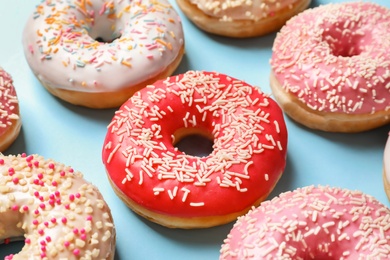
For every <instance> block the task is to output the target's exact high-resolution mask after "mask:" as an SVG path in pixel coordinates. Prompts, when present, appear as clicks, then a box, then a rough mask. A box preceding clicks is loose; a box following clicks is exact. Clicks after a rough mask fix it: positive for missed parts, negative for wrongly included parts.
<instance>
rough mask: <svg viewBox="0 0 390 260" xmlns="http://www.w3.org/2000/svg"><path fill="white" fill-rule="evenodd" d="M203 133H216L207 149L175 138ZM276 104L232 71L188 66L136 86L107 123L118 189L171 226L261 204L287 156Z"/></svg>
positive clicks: (206, 223)
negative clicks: (195, 152)
mask: <svg viewBox="0 0 390 260" xmlns="http://www.w3.org/2000/svg"><path fill="white" fill-rule="evenodd" d="M193 133H199V134H202V135H204V136H207V137H209V138H210V139H212V140H213V141H214V145H213V151H212V152H211V154H210V155H208V156H205V157H198V156H192V155H187V154H185V153H183V152H181V151H180V150H178V149H177V148H176V147H175V146H174V145H175V143H177V142H178V141H179V140H181V139H182V138H183V137H184V136H188V135H191V134H193ZM286 150H287V130H286V126H285V123H284V118H283V113H282V111H281V109H280V108H279V106H278V105H277V104H276V102H274V101H273V100H272V99H271V98H269V97H268V96H267V95H265V94H264V93H262V92H261V91H260V90H259V89H258V88H256V87H252V86H250V85H248V84H247V83H245V82H243V81H240V80H237V79H234V78H231V77H229V76H226V75H223V74H217V73H211V72H201V71H188V72H187V73H185V74H181V75H177V76H172V77H170V78H167V79H166V80H160V81H157V82H156V83H155V84H154V85H151V86H148V87H146V88H145V89H143V90H141V91H139V92H137V93H136V94H135V95H134V96H133V97H132V98H130V99H129V100H128V101H127V102H125V103H124V104H123V105H122V107H121V108H120V109H119V110H118V111H117V112H116V113H115V116H114V118H113V120H112V122H111V123H110V125H109V126H108V132H107V135H106V138H105V141H104V147H103V154H102V157H103V162H104V164H105V167H106V170H107V173H108V177H109V180H110V182H111V184H112V186H113V188H114V190H115V192H116V193H117V194H118V196H119V197H120V198H121V199H122V200H123V201H124V202H125V203H126V204H127V205H128V206H129V207H130V208H131V209H133V210H134V211H135V212H136V213H138V214H140V215H142V216H144V217H146V218H147V219H149V220H151V221H154V222H156V223H159V224H161V225H164V226H167V227H175V228H204V227H211V226H216V225H221V224H224V223H227V222H230V221H233V220H234V219H236V218H237V216H238V215H241V214H244V213H245V212H247V211H248V210H249V209H250V207H252V206H253V205H258V204H259V203H260V202H261V201H262V200H264V199H265V198H266V197H267V195H268V194H269V193H270V192H271V191H272V189H273V188H274V186H275V184H276V183H277V181H278V180H279V178H280V176H281V174H282V171H283V170H284V167H285V163H286Z"/></svg>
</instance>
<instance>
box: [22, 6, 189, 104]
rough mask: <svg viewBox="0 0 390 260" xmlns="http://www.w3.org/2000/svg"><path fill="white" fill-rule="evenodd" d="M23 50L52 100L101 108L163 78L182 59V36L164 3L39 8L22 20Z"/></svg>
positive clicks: (171, 9) (177, 19) (171, 10)
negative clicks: (25, 19) (53, 97)
mask: <svg viewBox="0 0 390 260" xmlns="http://www.w3.org/2000/svg"><path fill="white" fill-rule="evenodd" d="M23 47H24V53H25V56H26V59H27V62H28V64H29V65H30V67H31V69H32V71H33V72H34V74H35V75H36V76H37V78H38V80H39V81H40V82H41V83H42V85H43V86H45V87H46V88H47V89H48V90H49V91H50V92H51V93H52V94H53V95H55V96H58V97H60V98H61V99H63V100H65V101H68V102H70V103H73V104H76V105H82V106H87V107H92V108H107V107H119V106H120V105H121V104H122V103H123V102H124V101H125V100H127V99H128V98H129V97H130V96H131V95H132V94H133V93H134V92H135V91H137V90H139V89H140V88H143V87H144V86H146V85H147V84H150V83H152V82H154V81H155V80H157V79H160V78H165V77H167V76H169V75H171V73H173V71H174V70H175V69H176V68H177V66H178V65H179V63H180V61H181V59H182V56H183V53H184V35H183V30H182V24H181V21H180V18H179V16H178V14H177V13H176V11H175V10H174V9H173V7H172V6H171V5H170V4H169V3H168V2H167V1H166V0H157V1H151V0H136V1H132V0H114V1H112V0H69V1H64V0H61V1H41V3H40V4H39V5H38V6H37V7H36V9H35V11H34V13H33V14H32V15H31V17H30V18H29V19H28V20H27V23H26V26H25V29H24V32H23Z"/></svg>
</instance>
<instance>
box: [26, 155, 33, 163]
mask: <svg viewBox="0 0 390 260" xmlns="http://www.w3.org/2000/svg"><path fill="white" fill-rule="evenodd" d="M32 159H34V156H32V155H29V156H27V158H26V161H27V162H31V161H32Z"/></svg>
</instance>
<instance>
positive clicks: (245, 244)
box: [220, 186, 390, 259]
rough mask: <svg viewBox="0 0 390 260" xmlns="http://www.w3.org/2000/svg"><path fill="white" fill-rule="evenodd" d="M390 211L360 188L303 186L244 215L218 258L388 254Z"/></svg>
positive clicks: (292, 257) (345, 256)
mask: <svg viewBox="0 0 390 260" xmlns="http://www.w3.org/2000/svg"><path fill="white" fill-rule="evenodd" d="M389 216H390V209H389V208H387V207H385V206H384V205H383V204H381V203H380V202H379V201H377V200H376V199H375V198H373V197H371V196H369V195H366V194H363V193H361V192H359V191H351V190H346V189H339V188H330V187H320V186H319V187H314V186H310V187H304V188H300V189H297V190H295V191H293V192H286V193H283V194H281V195H280V196H279V197H276V198H274V199H273V200H271V201H266V202H263V203H262V205H261V206H260V207H259V208H256V209H253V210H252V211H250V212H249V213H248V214H247V215H245V216H242V217H240V218H239V219H238V221H237V222H236V223H235V225H234V227H233V229H232V230H231V232H230V234H229V235H228V237H227V239H225V241H224V245H223V246H222V249H221V255H220V259H309V258H310V259H345V258H348V259H385V258H386V259H387V258H388V256H389V255H390V248H389V244H390V229H389Z"/></svg>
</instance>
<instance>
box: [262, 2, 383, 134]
mask: <svg viewBox="0 0 390 260" xmlns="http://www.w3.org/2000/svg"><path fill="white" fill-rule="evenodd" d="M389 34H390V10H389V9H388V8H386V7H382V6H380V5H377V4H374V3H368V2H348V3H340V4H327V5H323V6H319V7H316V8H313V9H309V10H306V11H304V12H302V13H300V14H299V15H297V16H295V17H294V18H292V19H290V20H289V21H288V22H287V24H286V25H285V26H284V27H283V28H282V29H281V31H280V32H279V33H278V34H277V37H276V39H275V42H274V46H273V54H272V58H271V61H270V63H271V66H272V73H271V86H272V88H273V93H274V94H275V98H276V99H277V100H278V101H280V103H281V106H282V108H284V110H290V111H289V112H288V111H287V113H288V114H289V115H290V116H291V117H292V118H294V119H296V120H297V121H300V120H302V121H305V119H304V118H305V117H306V118H309V119H307V121H310V120H311V119H312V121H313V122H303V123H304V124H307V126H309V127H311V128H317V129H322V130H330V131H354V132H357V131H363V130H368V129H367V128H374V127H378V126H380V125H383V124H386V123H388V122H390V105H389V104H390V53H389V51H388V50H389V48H390V40H389V37H388V35H389ZM282 93H283V94H282ZM291 103H294V104H295V107H294V109H293V108H291V107H292V106H293V105H292V104H291ZM294 114H295V115H296V116H295V115H294ZM363 119H364V120H365V121H364V120H363ZM345 121H350V122H348V124H350V126H349V127H347V130H345V129H343V128H344V127H345V124H347V123H345ZM362 121H364V122H362ZM344 123H345V124H344ZM332 128H333V129H332Z"/></svg>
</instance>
